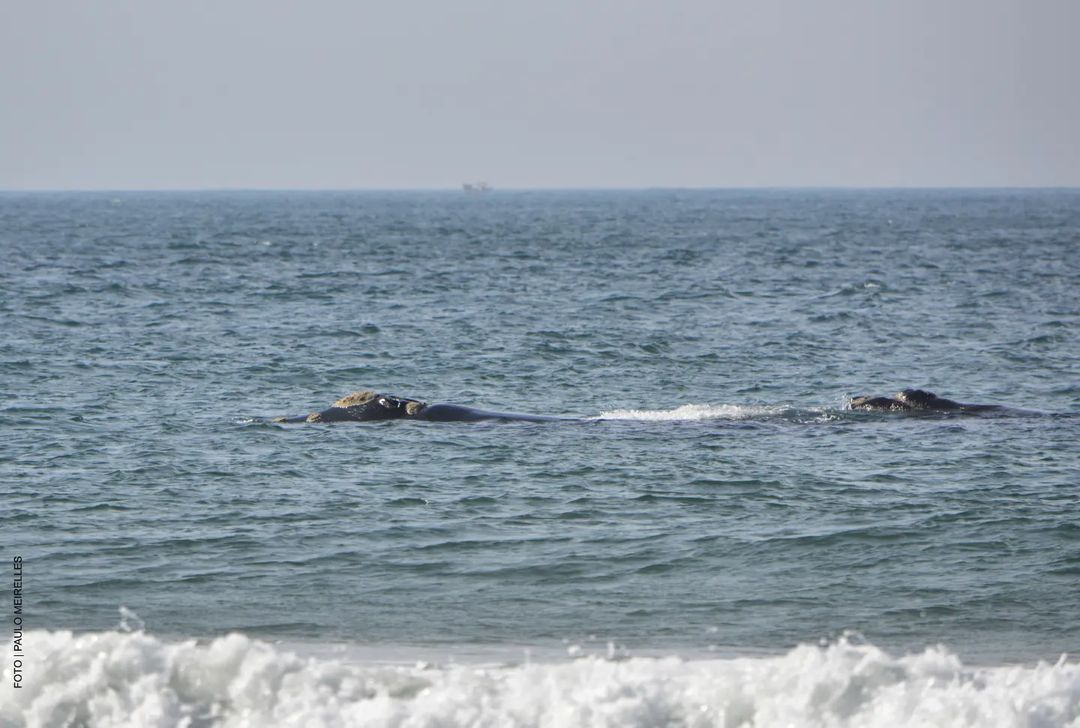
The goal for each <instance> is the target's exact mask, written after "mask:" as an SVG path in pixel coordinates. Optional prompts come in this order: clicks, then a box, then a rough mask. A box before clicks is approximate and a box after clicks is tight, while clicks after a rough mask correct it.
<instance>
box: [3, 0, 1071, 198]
mask: <svg viewBox="0 0 1080 728" xmlns="http://www.w3.org/2000/svg"><path fill="white" fill-rule="evenodd" d="M1078 38H1080V0H933V1H930V0H897V1H892V0H880V1H879V0H756V1H753V2H751V1H749V0H748V1H746V2H731V1H729V0H712V1H708V0H670V1H668V2H659V1H658V0H647V1H646V0H641V1H639V0H573V1H571V0H457V1H453V0H399V1H398V2H393V1H392V0H380V1H379V2H374V1H369V0H304V1H303V2H300V1H299V0H296V1H295V2H277V1H275V0H219V1H217V2H209V1H201V0H192V1H185V2H164V1H162V2H157V1H155V0H0V189H8V190H11V189H101V188H106V189H146V188H149V189H180V188H184V189H188V188H195V189H203V188H222V187H228V188H231V187H241V188H296V189H300V188H379V189H398V188H441V187H456V186H458V185H460V184H461V183H462V182H464V181H467V180H481V179H482V180H487V181H489V182H490V183H491V184H492V185H493V186H495V187H502V188H511V187H746V186H785V187H786V186H956V185H958V186H1030V185H1047V186H1061V185H1067V186H1076V185H1080V40H1078Z"/></svg>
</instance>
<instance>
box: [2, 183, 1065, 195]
mask: <svg viewBox="0 0 1080 728" xmlns="http://www.w3.org/2000/svg"><path fill="white" fill-rule="evenodd" d="M920 190H922V191H934V190H941V191H962V190H972V191H980V190H981V191H994V190H998V191H1007V190H1031V191H1036V190H1080V184H1076V185H745V186H734V185H718V186H712V185H643V186H601V185H596V186H582V187H545V186H537V187H515V186H510V187H494V186H493V187H491V188H489V189H487V190H482V191H480V190H464V189H462V186H460V185H459V186H456V187H244V186H236V187H231V186H229V187H27V188H0V194H81V193H101V194H133V193H174V192H178V193H194V192H303V193H320V192H358V193H363V192H369V193H370V192H395V193H397V192H403V193H406V192H457V193H465V194H469V195H470V196H480V197H483V196H486V195H490V194H492V193H499V192H664V191H670V192H679V191H687V192H693V191H698V192H710V191H715V192H750V191H758V192H768V191H777V192H783V191H806V192H813V191H823V192H824V191H838V192H839V191H920Z"/></svg>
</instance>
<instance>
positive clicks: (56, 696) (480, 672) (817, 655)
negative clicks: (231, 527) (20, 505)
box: [0, 631, 1080, 728]
mask: <svg viewBox="0 0 1080 728" xmlns="http://www.w3.org/2000/svg"><path fill="white" fill-rule="evenodd" d="M25 645H26V649H27V657H26V658H25V660H24V667H23V671H24V676H25V677H24V679H23V684H24V685H25V687H23V688H22V689H19V690H14V689H13V688H12V687H11V685H12V682H11V680H12V674H11V659H10V655H6V656H5V659H4V669H5V673H4V677H3V680H4V685H3V688H2V689H0V725H4V726H32V727H37V726H67V725H73V726H95V727H99V728H111V727H113V728H118V727H120V726H125V727H126V726H130V727H132V728H134V727H135V726H138V727H140V728H142V727H145V726H236V727H239V726H259V727H261V726H301V725H302V726H398V727H401V728H419V727H422V726H431V727H432V728H434V727H435V726H439V727H440V728H450V727H453V726H490V727H492V728H496V727H498V728H504V727H513V726H543V727H550V728H572V727H573V726H590V727H591V728H600V727H607V726H612V727H614V726H620V727H622V726H691V727H695V728H697V727H702V726H724V727H725V728H730V727H733V726H746V727H747V728H749V727H751V726H753V727H760V726H808V727H809V726H829V727H835V728H841V727H843V726H866V727H869V728H874V727H876V726H881V727H888V728H898V727H900V726H919V727H925V726H977V727H978V728H993V727H996V726H1027V727H1030V728H1050V727H1051V726H1054V727H1058V726H1073V727H1077V726H1080V664H1077V663H1076V662H1070V661H1067V660H1065V659H1064V658H1062V659H1061V660H1059V661H1058V662H1057V663H1056V664H1052V665H1051V664H1046V663H1040V664H1038V665H1035V666H1024V667H1021V666H1013V667H980V668H976V667H965V666H964V665H963V664H961V661H960V660H959V659H958V658H957V657H956V656H955V655H954V654H952V653H951V652H949V651H948V650H947V649H945V648H934V649H928V650H926V651H924V652H921V653H918V654H911V655H907V656H904V657H893V656H890V655H888V654H886V653H885V652H883V651H881V650H879V649H878V648H876V647H873V646H871V645H857V644H851V643H849V642H846V641H841V642H838V643H835V644H831V645H827V646H818V645H803V646H800V647H797V648H795V649H793V650H791V651H790V652H788V653H787V654H784V655H779V656H774V657H737V658H729V659H695V660H681V659H679V658H676V657H667V658H651V657H650V658H643V657H638V658H630V659H622V660H614V661H612V660H605V659H601V658H597V657H585V658H581V659H577V660H567V661H557V662H544V663H529V664H522V665H504V666H477V665H470V666H461V665H456V666H455V665H449V666H436V667H432V666H428V665H424V664H418V665H415V666H410V667H405V666H400V667H393V666H386V665H372V664H354V663H352V662H350V661H346V660H339V659H333V658H326V657H299V656H297V655H296V654H295V653H293V652H291V651H289V650H285V649H282V648H280V647H275V646H272V645H269V644H267V643H264V642H259V641H256V640H251V639H248V638H247V637H243V636H241V635H231V636H228V637H223V638H220V639H216V640H214V641H212V642H210V643H208V644H197V643H195V642H194V641H187V642H170V641H165V640H161V639H158V638H156V637H154V636H151V635H148V634H146V633H143V632H133V633H125V632H99V633H93V634H83V635H73V634H71V633H69V632H44V631H36V632H30V633H27V635H26V639H25Z"/></svg>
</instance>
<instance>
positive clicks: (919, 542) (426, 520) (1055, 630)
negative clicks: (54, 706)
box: [0, 191, 1080, 661]
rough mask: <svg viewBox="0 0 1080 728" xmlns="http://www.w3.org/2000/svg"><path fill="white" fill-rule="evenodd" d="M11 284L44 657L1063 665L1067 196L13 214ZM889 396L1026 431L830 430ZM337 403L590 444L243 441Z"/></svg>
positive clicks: (434, 437) (437, 196) (5, 274)
mask: <svg viewBox="0 0 1080 728" xmlns="http://www.w3.org/2000/svg"><path fill="white" fill-rule="evenodd" d="M0 259H2V260H3V266H2V268H0V286H2V289H0V291H2V292H0V321H2V328H3V336H2V338H0V443H2V445H0V498H2V502H3V510H4V514H3V525H2V529H3V536H4V538H3V541H4V546H5V549H7V551H8V552H10V553H19V554H22V556H23V557H24V559H25V565H26V566H25V573H26V579H27V585H28V587H27V588H28V591H27V594H28V598H27V599H28V612H27V613H28V619H29V620H30V621H29V626H31V627H33V628H37V629H50V630H56V629H75V630H80V631H81V630H106V629H110V628H112V627H114V626H115V625H116V623H117V620H118V616H117V610H118V608H119V607H120V606H124V607H126V608H128V609H131V610H133V611H134V612H136V613H137V614H138V616H139V618H141V619H142V620H143V621H144V622H145V623H146V625H147V628H148V629H151V630H153V631H154V632H155V633H157V634H161V635H179V636H195V637H212V636H216V635H219V634H222V633H225V632H227V631H230V630H239V631H241V632H243V633H245V634H247V635H250V636H253V637H256V638H264V639H287V640H297V641H304V642H332V641H345V642H349V643H353V644H391V645H425V644H433V643H435V644H443V643H446V644H449V643H453V644H481V643H482V644H490V645H536V646H539V647H544V646H547V647H559V646H561V645H564V644H565V643H573V644H589V643H592V642H595V643H597V644H604V643H606V642H608V641H611V642H612V643H614V644H615V645H616V646H617V649H623V648H625V649H627V650H631V651H633V650H672V651H677V652H684V653H697V652H702V651H705V650H708V649H709V647H710V646H717V647H719V648H721V649H724V650H734V651H735V652H736V653H755V652H761V651H765V652H772V651H778V650H786V649H789V648H791V647H793V646H795V645H797V644H799V643H805V642H813V641H816V640H818V639H821V638H832V637H835V636H836V635H838V634H840V633H842V632H843V631H844V630H856V631H858V632H861V633H862V635H864V636H865V637H866V639H868V640H871V641H872V642H873V643H874V644H875V645H880V646H882V647H885V648H888V649H895V650H917V649H922V648H923V647H924V646H926V645H931V644H935V643H939V642H941V643H944V644H946V645H948V646H949V647H950V648H951V649H954V650H956V651H957V652H958V653H960V654H962V655H964V656H965V657H971V658H972V659H977V660H986V661H1017V660H1020V661H1022V660H1031V659H1036V658H1049V659H1056V657H1057V655H1059V654H1060V653H1062V652H1066V651H1073V652H1076V651H1077V650H1080V607H1078V606H1077V605H1078V604H1080V589H1078V586H1077V584H1078V583H1080V516H1078V509H1077V505H1078V496H1080V455H1078V447H1077V442H1078V441H1080V192H1076V191H1017V192H1010V191H978V192H963V191H948V192H945V191H873V192H843V191H831V192H809V191H808V192H781V191H763V192H728V191H715V192H709V191H702V192H666V191H654V192H617V193H616V192H528V193H525V192H522V193H513V192H494V193H490V194H487V195H471V196H469V195H463V194H460V193H458V194H454V193H394V194H391V193H173V194H11V193H9V194H4V195H0ZM911 386H915V387H921V388H925V389H931V390H933V391H936V392H938V393H939V394H941V395H943V396H947V397H952V398H954V399H959V400H963V401H971V402H990V403H998V404H1004V405H1009V406H1010V407H1011V408H1014V409H1010V410H1006V411H1004V412H1001V413H995V414H993V415H988V416H977V417H976V416H946V415H924V416H904V415H898V414H878V413H866V412H853V411H850V410H848V409H846V408H845V403H846V401H847V399H848V398H849V397H851V396H852V395H855V394H889V393H892V392H895V391H896V390H898V389H902V388H905V387H911ZM366 388H373V389H377V390H379V391H384V392H389V393H394V394H399V395H403V396H412V397H418V398H421V399H425V400H428V401H432V402H439V401H449V402H456V403H461V404H472V405H477V406H484V407H489V408H494V409H510V410H518V411H526V412H537V413H545V414H558V415H569V416H576V417H582V418H596V417H600V419H587V420H586V421H583V422H572V423H556V424H551V423H546V424H531V423H476V424H465V423H450V424H436V423H422V422H387V423H378V424H359V423H356V424H341V425H290V426H282V425H277V424H273V423H270V422H269V419H270V418H271V417H273V416H275V415H281V414H301V413H304V412H309V411H313V410H317V409H321V408H324V407H325V406H327V405H328V404H329V403H330V402H332V401H333V400H335V399H337V398H338V397H340V396H341V395H343V394H345V393H347V392H349V391H352V390H355V389H366ZM10 553H9V555H8V556H5V557H4V558H5V559H8V558H9V557H10Z"/></svg>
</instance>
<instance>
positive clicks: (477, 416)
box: [415, 404, 566, 422]
mask: <svg viewBox="0 0 1080 728" xmlns="http://www.w3.org/2000/svg"><path fill="white" fill-rule="evenodd" d="M415 419H418V420H426V421H428V422H480V421H482V420H506V421H515V422H559V421H565V420H566V418H565V417H551V416H548V415H527V414H522V413H520V412H492V411H490V410H482V409H476V408H475V407H464V406H462V405H460V404H429V405H428V406H426V407H424V408H423V409H421V410H420V412H419V413H417V414H416V416H415Z"/></svg>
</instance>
